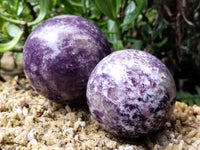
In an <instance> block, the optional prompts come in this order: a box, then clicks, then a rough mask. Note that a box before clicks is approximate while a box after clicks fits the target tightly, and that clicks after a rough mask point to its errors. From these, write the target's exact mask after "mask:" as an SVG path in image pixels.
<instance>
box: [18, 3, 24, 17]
mask: <svg viewBox="0 0 200 150" xmlns="http://www.w3.org/2000/svg"><path fill="white" fill-rule="evenodd" d="M23 9H24V6H23V3H22V1H20V2H19V5H18V7H17V15H18V16H20V15H21V13H22V12H23Z"/></svg>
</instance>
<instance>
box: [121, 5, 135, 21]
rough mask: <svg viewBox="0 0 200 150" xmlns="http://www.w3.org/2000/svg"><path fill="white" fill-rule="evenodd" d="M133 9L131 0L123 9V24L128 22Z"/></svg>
mask: <svg viewBox="0 0 200 150" xmlns="http://www.w3.org/2000/svg"><path fill="white" fill-rule="evenodd" d="M134 11H135V2H134V1H131V2H130V4H129V5H128V6H127V7H126V9H125V13H124V20H123V24H128V22H129V21H130V19H131V17H132V16H133V14H134Z"/></svg>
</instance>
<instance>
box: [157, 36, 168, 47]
mask: <svg viewBox="0 0 200 150" xmlns="http://www.w3.org/2000/svg"><path fill="white" fill-rule="evenodd" d="M167 41H168V38H167V37H165V38H164V39H163V40H162V41H160V42H159V43H155V45H156V46H158V47H162V46H163V45H164V44H165V43H167Z"/></svg>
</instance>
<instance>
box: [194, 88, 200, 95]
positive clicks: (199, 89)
mask: <svg viewBox="0 0 200 150" xmlns="http://www.w3.org/2000/svg"><path fill="white" fill-rule="evenodd" d="M195 89H196V91H197V94H199V95H200V87H199V86H195Z"/></svg>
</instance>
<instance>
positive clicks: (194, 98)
mask: <svg viewBox="0 0 200 150" xmlns="http://www.w3.org/2000/svg"><path fill="white" fill-rule="evenodd" d="M199 90H200V87H198V86H196V91H197V94H191V93H189V92H184V91H178V92H177V99H178V100H180V101H182V102H184V103H186V104H188V105H194V104H196V105H198V106H200V91H199Z"/></svg>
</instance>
